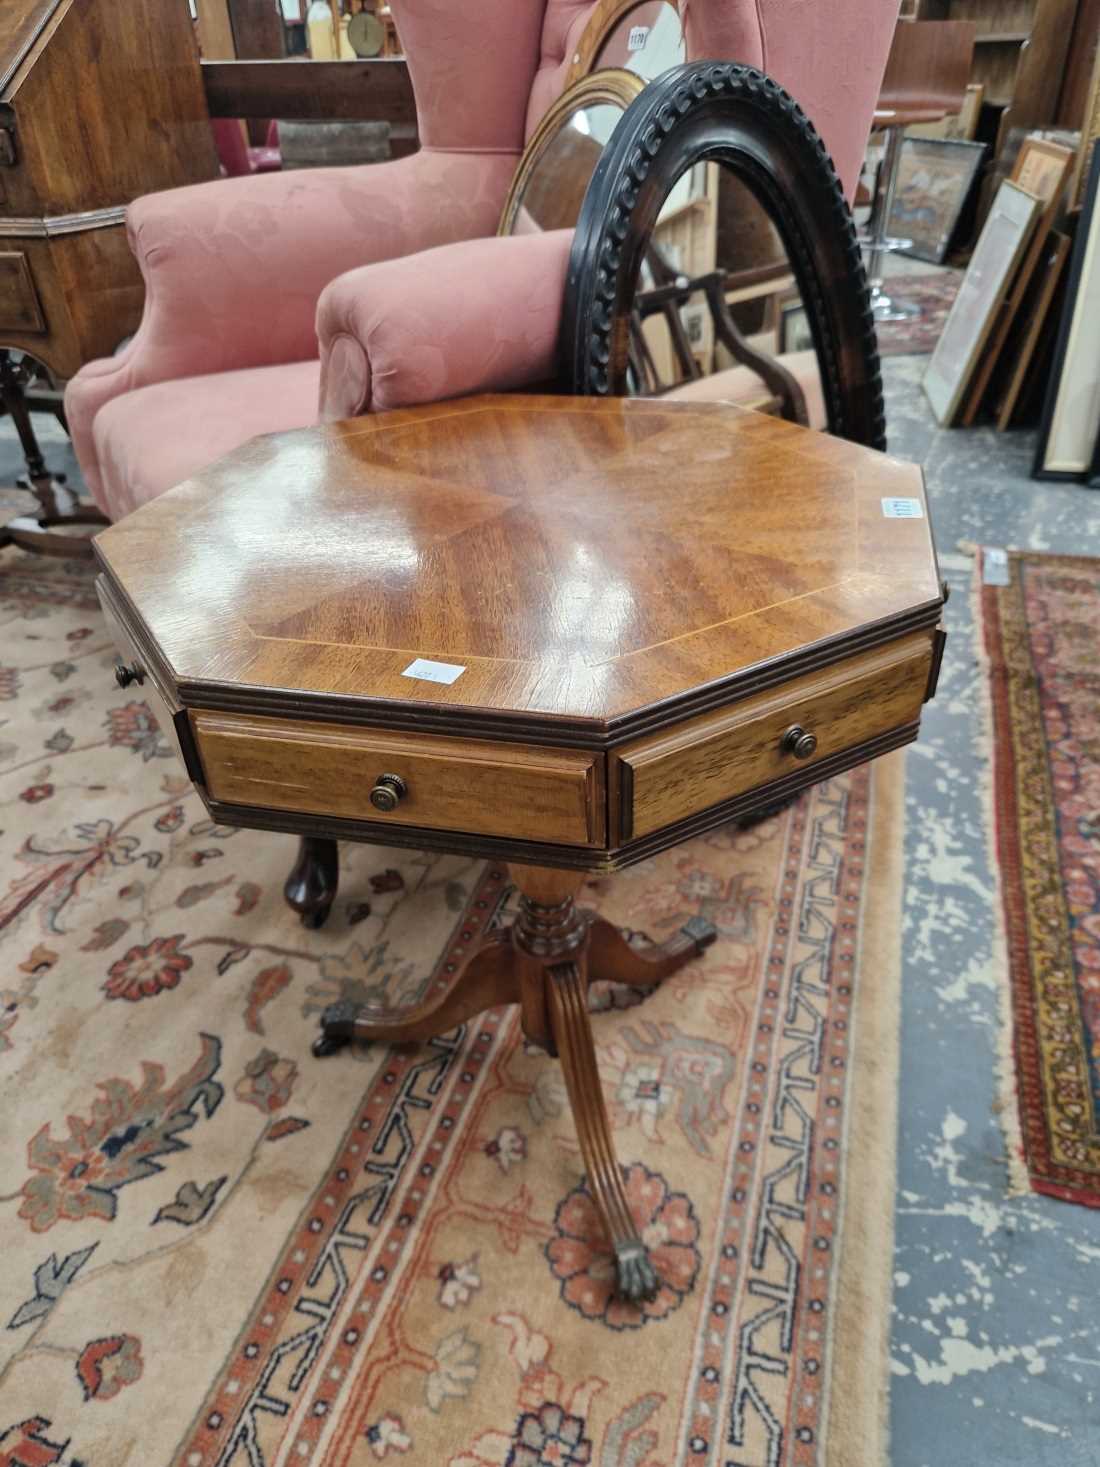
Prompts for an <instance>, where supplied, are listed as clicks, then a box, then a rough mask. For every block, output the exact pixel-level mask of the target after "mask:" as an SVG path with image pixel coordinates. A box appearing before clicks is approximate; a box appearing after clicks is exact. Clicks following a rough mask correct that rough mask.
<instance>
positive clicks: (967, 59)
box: [877, 20, 977, 121]
mask: <svg viewBox="0 0 1100 1467" xmlns="http://www.w3.org/2000/svg"><path fill="white" fill-rule="evenodd" d="M976 35H977V26H976V25H975V24H974V22H973V21H971V20H903V21H899V22H898V26H897V29H896V30H895V31H894V41H893V45H892V46H891V47H890V55H889V58H888V59H887V62H886V74H885V75H884V76H883V78H882V88H881V90H880V92H879V100H878V109H877V110H879V111H892V112H896V113H897V114H898V115H899V116H898V120H899V121H900V120H902V119H903V118H908V117H910V115H911V114H912V116H913V118H914V120H915V119H916V117H929V118H935V117H948V116H950V115H952V114H953V113H955V112H959V111H961V110H962V105H963V102H964V101H965V99H966V87H967V83H968V82H969V80H970V66H971V62H972V61H973V58H974V38H975V36H976Z"/></svg>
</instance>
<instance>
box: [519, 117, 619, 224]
mask: <svg viewBox="0 0 1100 1467" xmlns="http://www.w3.org/2000/svg"><path fill="white" fill-rule="evenodd" d="M622 115H623V114H622V108H621V107H616V106H614V105H613V104H612V103H607V102H605V103H598V104H597V105H596V106H594V107H581V108H578V109H577V111H575V112H572V113H570V114H569V116H568V117H566V118H565V119H564V120H563V123H562V126H561V128H560V130H559V131H558V132H557V133H556V134H555V136H554V137H553V138H552V139H551V140H550V142H549V143H548V144H547V147H546V150H545V152H544V153H543V154H542V156H541V158H540V159H539V161H538V163H537V165H536V166H535V167H534V168H533V169H532V170H531V172H530V174H529V175H528V177H527V180H526V184H525V187H524V190H523V195H522V198H521V200H520V202H519V207H518V209H517V211H516V218H515V221H514V223H513V225H512V230H511V233H513V234H529V233H531V232H532V231H534V230H545V229H572V227H573V226H574V225H575V224H576V222H577V216H578V215H579V214H580V211H581V203H582V201H583V199H584V191H585V189H586V188H587V187H588V180H589V179H590V178H591V177H592V172H593V169H594V168H595V167H596V164H597V163H598V162H599V159H600V154H601V153H602V152H603V148H604V144H605V143H606V142H607V140H608V138H609V137H610V136H611V134H612V133H613V132H614V130H615V124H616V123H617V122H618V120H619V118H620V117H621V116H622Z"/></svg>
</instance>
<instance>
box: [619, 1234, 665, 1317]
mask: <svg viewBox="0 0 1100 1467" xmlns="http://www.w3.org/2000/svg"><path fill="white" fill-rule="evenodd" d="M615 1272H616V1275H617V1278H618V1285H619V1293H620V1294H621V1296H622V1297H623V1298H624V1299H629V1300H630V1302H631V1304H641V1303H642V1302H643V1301H644V1300H646V1299H656V1297H657V1290H658V1289H659V1288H660V1286H661V1284H660V1280H659V1279H658V1277H657V1270H656V1269H655V1268H654V1267H653V1264H652V1263H651V1262H650V1259H649V1254H648V1253H647V1252H646V1247H645V1244H644V1243H643V1242H642V1241H641V1240H640V1239H633V1238H632V1239H631V1240H630V1241H629V1242H626V1243H616V1244H615Z"/></svg>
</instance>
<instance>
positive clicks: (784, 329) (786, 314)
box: [779, 296, 814, 356]
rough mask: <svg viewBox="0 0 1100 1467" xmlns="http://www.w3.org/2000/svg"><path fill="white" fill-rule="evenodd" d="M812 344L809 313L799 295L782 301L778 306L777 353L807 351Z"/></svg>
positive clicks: (782, 354)
mask: <svg viewBox="0 0 1100 1467" xmlns="http://www.w3.org/2000/svg"><path fill="white" fill-rule="evenodd" d="M813 344H814V339H813V330H812V328H811V326H810V317H809V313H808V312H807V310H806V307H805V306H804V305H803V304H802V298H801V296H799V297H797V298H796V299H794V300H790V301H782V302H781V303H780V306H779V353H780V355H781V356H785V355H787V354H788V353H789V352H796V351H807V350H808V349H809V348H810V347H812V346H813Z"/></svg>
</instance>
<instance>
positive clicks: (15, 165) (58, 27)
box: [0, 0, 218, 380]
mask: <svg viewBox="0 0 1100 1467" xmlns="http://www.w3.org/2000/svg"><path fill="white" fill-rule="evenodd" d="M217 176H218V164H217V157H216V155H215V152H214V143H213V137H212V134H211V131H210V122H209V118H208V116H207V111H206V102H205V99H204V97H203V87H202V79H201V76H200V73H199V67H198V57H197V54H196V46H195V39H194V36H193V34H192V27H191V20H190V17H189V15H188V12H187V6H186V5H185V4H182V3H179V0H124V3H118V0H0V347H9V348H10V347H15V348H19V349H21V350H22V351H25V352H28V353H29V354H30V355H31V356H33V357H34V358H35V359H36V360H37V361H39V362H41V363H43V364H44V365H45V366H46V367H47V368H48V369H49V371H50V372H51V374H52V375H53V376H54V377H55V378H56V379H62V380H63V379H67V378H69V377H71V376H72V375H73V374H74V373H75V372H76V371H77V369H78V368H79V367H81V366H83V364H84V363H85V362H87V361H90V360H91V359H92V358H93V357H102V356H109V355H110V354H111V353H112V352H113V351H114V350H115V348H116V347H117V346H118V344H119V342H120V341H121V340H122V339H123V337H125V336H127V335H129V334H130V333H132V332H133V331H135V330H136V329H137V325H138V322H139V321H140V319H141V310H142V301H143V297H144V291H143V288H142V282H141V273H140V271H139V270H138V267H137V264H136V262H135V260H134V259H133V256H132V255H131V253H130V248H129V246H128V244H127V242H126V225H125V217H124V216H125V208H126V205H127V204H128V203H130V202H131V201H132V200H133V199H136V198H137V197H138V195H139V194H146V193H152V192H154V191H155V190H157V189H165V188H175V187H177V186H179V185H181V184H187V183H199V182H202V181H203V180H205V179H209V178H216V177H217Z"/></svg>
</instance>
